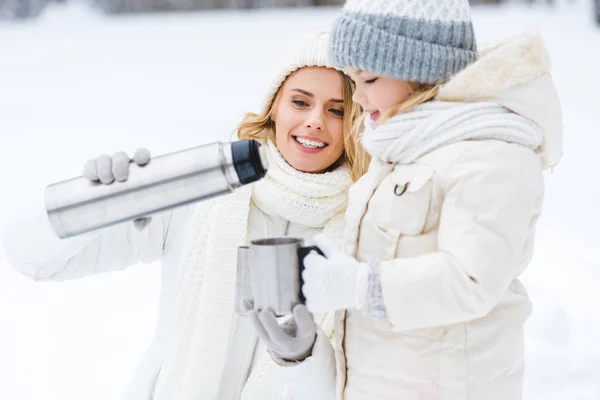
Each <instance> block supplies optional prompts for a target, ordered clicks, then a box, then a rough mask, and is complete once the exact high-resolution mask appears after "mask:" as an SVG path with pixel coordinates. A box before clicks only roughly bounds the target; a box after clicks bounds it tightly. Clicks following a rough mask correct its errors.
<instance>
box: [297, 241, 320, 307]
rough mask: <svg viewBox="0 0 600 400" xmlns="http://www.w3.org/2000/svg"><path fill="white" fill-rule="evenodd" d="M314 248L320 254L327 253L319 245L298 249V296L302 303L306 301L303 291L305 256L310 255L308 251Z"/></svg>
mask: <svg viewBox="0 0 600 400" xmlns="http://www.w3.org/2000/svg"><path fill="white" fill-rule="evenodd" d="M313 250H314V251H316V252H317V253H319V254H320V255H322V256H323V257H325V254H323V252H322V251H321V249H319V248H318V247H317V246H306V247H300V248H299V249H298V269H299V271H298V272H299V275H300V295H299V296H298V297H299V298H300V301H301V302H302V304H305V303H306V298H305V297H304V294H303V293H302V286H304V279H302V272H303V271H304V257H306V256H307V255H308V253H310V252H311V251H313Z"/></svg>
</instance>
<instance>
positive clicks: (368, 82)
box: [365, 78, 379, 85]
mask: <svg viewBox="0 0 600 400" xmlns="http://www.w3.org/2000/svg"><path fill="white" fill-rule="evenodd" d="M377 79H379V78H371V79H367V80H366V81H365V83H366V84H367V85H370V84H371V83H375V81H376V80H377Z"/></svg>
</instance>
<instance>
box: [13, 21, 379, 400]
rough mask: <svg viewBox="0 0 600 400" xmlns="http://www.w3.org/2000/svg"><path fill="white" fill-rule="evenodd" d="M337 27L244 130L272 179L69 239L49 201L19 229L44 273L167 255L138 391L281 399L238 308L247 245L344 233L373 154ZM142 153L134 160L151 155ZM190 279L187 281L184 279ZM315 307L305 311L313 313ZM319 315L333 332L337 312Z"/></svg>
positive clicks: (103, 164) (27, 260) (100, 162)
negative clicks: (355, 131)
mask: <svg viewBox="0 0 600 400" xmlns="http://www.w3.org/2000/svg"><path fill="white" fill-rule="evenodd" d="M327 43H328V33H327V32H326V31H322V30H319V31H316V32H312V33H311V34H309V35H307V36H305V37H303V38H302V39H300V40H299V41H298V43H297V44H296V45H295V46H294V48H293V49H292V51H291V52H290V53H289V54H286V56H285V57H283V58H282V62H281V64H280V65H279V67H278V70H277V74H276V75H275V76H274V80H273V83H272V86H271V87H270V88H269V91H268V93H267V98H266V102H265V107H264V110H263V112H262V113H261V114H247V115H246V117H245V118H244V120H243V121H242V123H241V124H240V125H239V127H238V128H237V130H236V133H237V137H238V138H240V139H250V138H252V139H256V140H260V141H261V142H263V144H264V145H265V146H268V149H269V154H270V167H269V170H268V173H267V176H266V177H265V178H264V179H263V180H261V181H259V182H257V183H256V184H254V185H253V186H252V187H250V188H243V189H240V190H238V191H236V192H235V193H234V194H232V195H229V196H226V197H221V198H219V199H218V200H216V201H209V202H204V203H200V204H198V205H196V206H189V207H184V208H179V209H175V210H173V211H169V212H165V213H163V214H161V215H156V216H153V218H151V219H149V220H146V221H145V222H144V223H140V221H137V222H136V223H135V224H131V223H127V224H122V225H118V226H115V227H112V228H109V229H106V230H103V231H100V232H96V233H90V234H87V235H83V236H80V237H75V238H72V239H68V240H65V241H59V240H57V239H56V238H55V236H54V234H53V233H52V232H51V230H50V228H49V226H48V224H47V222H46V216H45V212H44V209H43V207H41V206H40V209H39V210H38V212H37V213H32V214H30V216H29V217H27V218H24V219H21V220H19V221H18V223H16V224H13V225H12V226H11V227H9V228H8V231H7V232H6V234H5V249H6V254H7V258H8V259H9V261H10V262H11V263H12V264H13V265H14V266H15V268H17V269H18V270H20V271H21V272H23V273H24V274H26V275H29V276H30V277H32V278H33V279H35V280H66V279H74V278H79V277H83V276H86V275H91V274H96V273H101V272H106V271H111V270H121V269H124V268H126V267H128V266H130V265H133V264H136V263H139V262H153V261H156V260H159V259H160V260H161V261H162V293H161V299H160V316H159V321H158V327H157V331H156V336H155V338H154V341H153V342H152V344H151V346H150V348H149V349H148V351H147V353H146V355H145V356H144V359H143V361H142V363H141V365H140V368H139V370H138V372H137V374H136V376H135V378H134V381H133V382H132V384H131V386H130V388H129V390H128V393H127V394H126V396H125V398H126V399H132V400H133V399H135V400H147V399H151V398H152V399H159V400H166V399H168V400H176V399H203V400H204V399H219V400H227V399H237V398H239V397H240V396H241V398H242V399H281V398H284V397H285V389H284V386H283V384H282V383H281V382H280V381H279V379H278V377H277V376H276V375H275V374H274V364H273V362H272V361H271V358H270V356H269V354H267V353H266V352H265V351H264V350H263V349H262V347H261V348H257V340H256V338H255V337H254V335H252V334H251V333H252V328H251V327H250V326H249V325H248V322H247V321H246V319H245V318H238V317H237V316H236V315H235V314H234V312H233V310H234V308H233V298H234V286H235V266H236V251H237V247H238V246H240V245H242V244H244V243H247V242H249V241H250V240H253V239H256V238H262V237H272V236H283V235H290V236H297V237H302V238H304V239H305V241H306V242H307V243H311V242H312V237H313V236H314V235H315V234H316V233H319V232H324V233H325V234H327V235H329V237H331V238H332V240H335V241H337V242H339V241H340V240H341V235H342V229H341V228H342V220H343V212H344V210H345V208H346V202H347V189H348V187H349V186H350V184H351V183H352V180H353V178H354V179H356V178H357V177H358V176H359V175H360V174H361V171H362V170H364V169H366V166H367V163H368V161H367V160H366V159H365V158H364V155H363V154H364V153H359V152H357V151H356V149H355V148H354V147H346V146H345V143H353V141H352V140H350V138H347V137H345V135H344V132H346V131H349V129H350V127H351V126H352V123H353V121H354V119H355V117H356V116H357V115H358V114H359V111H358V109H357V108H356V107H357V106H355V105H353V103H352V94H353V86H352V83H351V81H350V80H349V79H348V78H347V77H346V76H345V75H344V74H342V73H341V72H339V71H336V70H335V69H332V68H331V67H329V64H328V63H327ZM143 153H144V152H138V153H136V156H135V157H134V161H135V162H137V163H140V164H143V163H144V162H147V161H148V156H149V155H148V154H143ZM129 162H130V160H129V158H127V157H124V156H123V153H121V154H120V155H115V156H114V157H112V158H110V157H107V156H104V157H100V158H98V159H96V160H92V161H90V162H88V163H87V164H86V166H85V169H84V175H85V176H87V177H88V178H90V179H93V180H99V181H101V182H103V183H107V184H110V182H112V181H114V180H115V179H116V180H124V179H126V178H127V172H128V167H127V166H128V165H129ZM178 277H179V278H178ZM306 314H308V312H307V311H305V310H304V315H306ZM326 317H327V316H323V317H322V318H319V319H318V320H317V322H318V323H320V325H321V326H322V327H323V328H324V330H325V331H326V332H328V333H329V334H331V331H332V327H331V324H332V321H330V320H327V318H326Z"/></svg>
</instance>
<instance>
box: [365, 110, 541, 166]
mask: <svg viewBox="0 0 600 400" xmlns="http://www.w3.org/2000/svg"><path fill="white" fill-rule="evenodd" d="M488 139H496V140H502V141H505V142H508V143H515V144H520V145H523V146H527V147H529V148H531V149H532V150H535V149H537V148H538V147H539V146H540V144H541V143H542V139H543V137H542V132H541V131H540V129H539V127H538V126H537V125H536V124H535V123H534V122H532V121H531V120H529V119H527V118H525V117H523V116H521V115H518V114H515V113H512V112H511V111H509V110H508V109H506V108H504V107H502V106H500V105H498V104H495V103H483V102H482V103H455V102H443V101H431V102H428V103H425V104H422V105H420V106H418V107H415V108H414V109H412V110H411V111H409V112H406V113H402V114H398V115H396V116H394V117H393V118H391V119H389V120H387V121H385V122H384V123H383V124H381V125H374V124H373V123H372V122H371V121H366V122H365V130H364V132H363V134H362V140H361V141H362V144H363V146H364V148H365V149H366V150H367V151H368V152H369V153H370V154H371V155H373V156H375V157H377V158H379V159H381V160H383V161H387V162H393V163H400V164H409V163H411V162H413V161H415V160H416V159H418V158H420V157H421V156H423V155H424V154H427V153H429V152H430V151H433V150H435V149H437V148H440V147H442V146H445V145H448V144H451V143H455V142H459V141H462V140H488Z"/></svg>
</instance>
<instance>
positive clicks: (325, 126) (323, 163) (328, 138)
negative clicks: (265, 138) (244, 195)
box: [273, 67, 344, 173]
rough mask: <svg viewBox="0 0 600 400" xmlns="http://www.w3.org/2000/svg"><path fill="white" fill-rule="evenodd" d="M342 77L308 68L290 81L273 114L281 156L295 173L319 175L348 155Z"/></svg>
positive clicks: (283, 90)
mask: <svg viewBox="0 0 600 400" xmlns="http://www.w3.org/2000/svg"><path fill="white" fill-rule="evenodd" d="M343 93H344V91H343V83H342V78H341V76H340V74H339V73H338V72H337V71H336V70H334V69H331V68H324V67H304V68H301V69H299V70H298V71H296V72H294V73H293V74H292V75H290V76H289V77H288V79H287V80H286V82H285V83H284V85H283V87H282V88H281V93H280V95H279V98H278V101H277V104H275V109H274V113H273V120H274V122H275V141H276V143H277V148H278V149H279V152H280V153H281V155H282V156H283V158H285V160H286V161H287V162H288V164H290V165H291V166H292V167H294V168H295V169H297V170H299V171H302V172H313V173H319V172H324V171H325V170H327V169H328V168H329V167H330V166H331V165H332V164H334V163H335V162H336V161H337V160H338V159H339V158H340V157H341V156H342V154H343V152H344V129H343V126H344V124H343V122H344V96H343Z"/></svg>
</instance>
